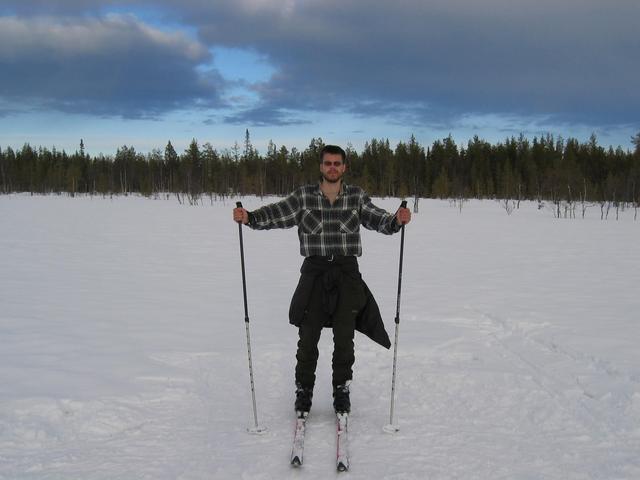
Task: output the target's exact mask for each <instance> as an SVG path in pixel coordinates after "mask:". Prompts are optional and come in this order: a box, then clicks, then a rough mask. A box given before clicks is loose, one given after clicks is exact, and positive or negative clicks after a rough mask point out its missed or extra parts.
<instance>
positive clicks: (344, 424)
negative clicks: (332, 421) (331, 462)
mask: <svg viewBox="0 0 640 480" xmlns="http://www.w3.org/2000/svg"><path fill="white" fill-rule="evenodd" d="M336 421H337V459H336V467H337V469H338V471H339V472H346V471H347V470H349V436H348V435H349V414H348V413H336Z"/></svg>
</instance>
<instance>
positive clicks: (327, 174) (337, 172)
mask: <svg viewBox="0 0 640 480" xmlns="http://www.w3.org/2000/svg"><path fill="white" fill-rule="evenodd" d="M346 169H347V166H346V165H345V163H344V162H343V161H342V155H340V154H339V153H325V154H324V156H323V157H322V163H320V173H321V174H322V178H324V179H325V180H326V181H327V182H329V183H336V182H338V181H339V180H340V179H341V178H342V176H343V175H344V172H345V170H346Z"/></svg>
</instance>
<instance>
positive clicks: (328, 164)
mask: <svg viewBox="0 0 640 480" xmlns="http://www.w3.org/2000/svg"><path fill="white" fill-rule="evenodd" d="M322 164H323V165H324V166H325V167H330V166H332V165H333V166H334V167H341V166H342V165H344V164H343V163H342V162H339V161H338V162H330V161H328V160H325V161H323V162H322Z"/></svg>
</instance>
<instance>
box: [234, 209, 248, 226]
mask: <svg viewBox="0 0 640 480" xmlns="http://www.w3.org/2000/svg"><path fill="white" fill-rule="evenodd" d="M233 221H234V222H238V223H240V222H242V223H243V224H244V225H246V224H247V223H249V212H247V211H246V210H245V209H244V208H234V209H233Z"/></svg>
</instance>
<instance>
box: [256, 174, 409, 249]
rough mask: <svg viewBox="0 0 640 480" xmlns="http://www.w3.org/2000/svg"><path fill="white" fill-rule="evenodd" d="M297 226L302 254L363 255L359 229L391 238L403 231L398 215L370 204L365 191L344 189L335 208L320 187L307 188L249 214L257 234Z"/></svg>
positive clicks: (304, 187)
mask: <svg viewBox="0 0 640 480" xmlns="http://www.w3.org/2000/svg"><path fill="white" fill-rule="evenodd" d="M296 225H297V226H298V238H299V239H300V254H301V255H302V256H303V257H309V256H312V255H322V256H329V255H354V256H358V257H359V256H360V255H362V242H361V241H360V225H362V226H364V227H365V228H367V229H369V230H376V231H378V232H380V233H384V234H386V235H391V234H393V233H396V232H398V231H399V230H400V225H398V222H397V221H396V218H395V215H394V214H392V213H389V212H387V211H385V210H383V209H381V208H378V207H376V206H375V205H374V204H373V203H371V199H370V198H369V196H368V195H367V194H366V193H365V192H364V190H362V188H360V187H357V186H353V185H345V184H344V183H343V184H342V186H341V189H340V193H339V194H338V196H337V197H336V200H335V201H334V203H333V205H332V204H331V203H330V202H329V199H328V198H327V197H326V196H325V195H324V194H323V193H322V191H321V190H320V184H315V185H304V186H302V187H299V188H298V189H296V190H295V191H294V192H292V193H291V194H290V195H289V196H288V197H286V198H285V199H284V200H281V201H279V202H276V203H272V204H270V205H265V206H264V207H261V208H259V209H257V210H254V211H253V212H249V226H250V227H251V228H253V229H255V230H269V229H271V228H291V227H294V226H296Z"/></svg>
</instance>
